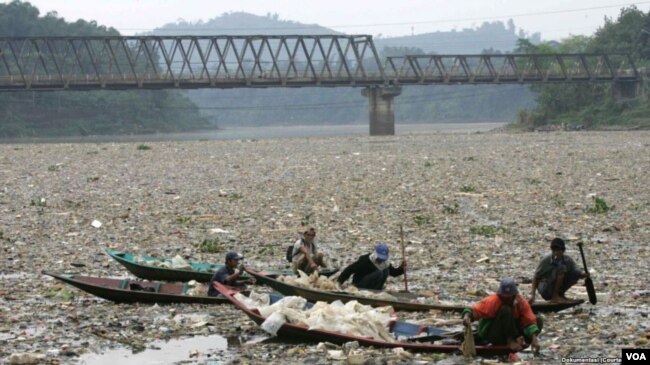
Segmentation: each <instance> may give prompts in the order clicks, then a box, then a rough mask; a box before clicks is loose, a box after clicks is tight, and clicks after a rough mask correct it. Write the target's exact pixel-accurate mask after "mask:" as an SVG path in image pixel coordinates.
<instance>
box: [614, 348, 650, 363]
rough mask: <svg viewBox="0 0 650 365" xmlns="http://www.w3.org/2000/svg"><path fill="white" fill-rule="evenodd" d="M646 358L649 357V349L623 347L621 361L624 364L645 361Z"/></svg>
mask: <svg viewBox="0 0 650 365" xmlns="http://www.w3.org/2000/svg"><path fill="white" fill-rule="evenodd" d="M648 358H650V349H623V357H622V359H621V360H623V361H622V363H624V364H631V363H636V362H639V363H641V362H643V363H646V362H647V360H648Z"/></svg>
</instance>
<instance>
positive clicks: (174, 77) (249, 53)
mask: <svg viewBox="0 0 650 365" xmlns="http://www.w3.org/2000/svg"><path fill="white" fill-rule="evenodd" d="M552 82H564V83H574V82H610V83H615V84H618V85H627V86H626V87H625V88H624V90H627V91H624V93H628V94H629V93H631V92H632V93H634V92H635V91H634V90H636V89H638V86H637V85H639V84H640V83H641V82H642V75H641V74H640V73H639V71H638V69H637V67H636V66H635V65H634V62H633V60H632V58H631V57H630V56H629V55H627V54H614V53H611V54H504V55H497V54H482V55H407V56H402V57H388V58H386V59H385V60H380V58H379V56H378V53H377V50H376V49H375V46H374V43H373V41H372V36H369V35H277V36H262V35H259V36H125V37H121V36H111V37H22V38H19V37H12V38H6V37H5V38H0V91H26V90H27V91H52V90H103V89H106V90H125V89H197V88H221V89H226V88H245V87H248V88H250V87H253V88H270V87H343V86H347V87H363V88H364V90H363V93H364V95H367V96H368V97H369V98H370V125H371V134H392V133H394V117H393V111H392V99H393V97H394V96H396V95H399V93H400V90H401V89H400V86H402V85H437V84H454V85H458V84H523V83H552ZM630 85H631V86H630ZM630 89H632V91H629V90H630ZM373 113H374V114H373ZM386 118H388V119H386ZM373 123H375V124H377V125H382V124H386V125H387V126H388V125H390V126H388V127H389V128H388V130H385V128H379V129H378V130H375V131H374V132H375V133H373ZM390 128H392V131H393V132H392V133H391V131H390Z"/></svg>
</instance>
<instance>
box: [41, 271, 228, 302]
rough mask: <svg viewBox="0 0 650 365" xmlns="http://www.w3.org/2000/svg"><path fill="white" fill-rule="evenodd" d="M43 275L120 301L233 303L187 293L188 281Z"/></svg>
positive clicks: (114, 300)
mask: <svg viewBox="0 0 650 365" xmlns="http://www.w3.org/2000/svg"><path fill="white" fill-rule="evenodd" d="M43 274H45V275H49V276H51V277H53V278H55V279H57V280H59V281H62V282H64V283H66V284H70V285H72V286H74V287H77V288H79V289H81V290H83V291H85V292H87V293H90V294H92V295H95V296H98V297H100V298H104V299H106V300H110V301H112V302H116V303H158V304H169V303H200V304H229V303H230V301H229V300H228V299H226V298H225V297H223V296H222V295H220V296H217V297H209V296H207V292H206V295H202V296H194V295H189V294H186V293H187V292H188V290H189V289H190V286H189V285H188V284H187V283H162V282H155V281H142V280H131V279H110V278H101V277H94V276H83V275H76V274H54V273H50V272H47V271H43Z"/></svg>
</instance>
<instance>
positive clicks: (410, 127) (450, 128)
mask: <svg viewBox="0 0 650 365" xmlns="http://www.w3.org/2000/svg"><path fill="white" fill-rule="evenodd" d="M504 125H505V123H437V124H397V125H396V126H395V134H397V135H408V134H430V133H474V132H486V131H490V130H492V129H495V128H499V127H502V126H504ZM368 134H369V127H368V125H367V124H349V125H318V126H265V127H228V128H223V129H219V130H214V131H204V132H191V133H164V134H163V133H161V134H148V135H119V136H79V137H56V138H20V139H0V143H101V142H154V141H193V140H228V139H269V138H307V137H335V136H367V135H368Z"/></svg>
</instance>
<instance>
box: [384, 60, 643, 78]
mask: <svg viewBox="0 0 650 365" xmlns="http://www.w3.org/2000/svg"><path fill="white" fill-rule="evenodd" d="M384 68H385V73H386V74H387V75H390V77H391V83H393V84H396V85H398V84H403V85H408V84H459V83H460V84H501V83H549V82H581V81H586V82H624V81H631V82H635V81H638V79H639V77H640V75H639V73H638V71H637V69H636V67H635V65H634V62H633V60H632V58H631V57H630V56H629V55H627V54H615V53H612V54H586V53H585V54H499V55H495V54H482V55H408V56H399V57H388V58H387V59H386V63H385V67H384Z"/></svg>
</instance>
